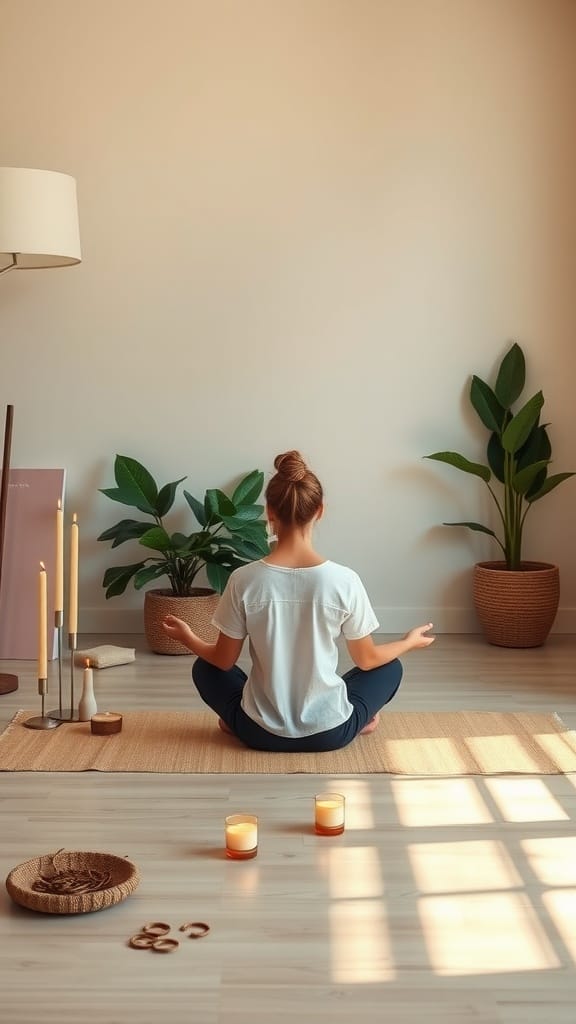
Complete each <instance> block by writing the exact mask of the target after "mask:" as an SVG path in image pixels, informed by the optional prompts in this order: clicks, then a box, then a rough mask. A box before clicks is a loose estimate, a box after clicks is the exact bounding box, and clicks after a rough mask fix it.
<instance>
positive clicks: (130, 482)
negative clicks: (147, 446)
mask: <svg viewBox="0 0 576 1024" xmlns="http://www.w3.org/2000/svg"><path fill="white" fill-rule="evenodd" d="M114 476H115V479H116V487H106V488H103V489H101V493H102V494H105V495H106V497H108V498H110V499H111V500H112V501H117V502H119V503H120V504H121V505H128V506H129V507H131V508H135V509H138V511H139V512H141V513H142V514H143V515H144V516H145V517H146V518H145V519H144V520H142V519H122V520H121V521H120V522H118V523H116V525H115V526H112V527H110V529H108V530H105V531H104V533H101V534H100V536H99V537H98V540H101V541H112V547H113V548H115V547H118V546H119V545H120V544H124V543H125V542H126V541H129V540H136V541H138V543H139V544H140V546H141V547H143V548H145V549H146V551H147V552H149V554H147V555H144V556H143V557H142V558H141V559H140V561H137V562H132V563H131V564H130V565H116V566H112V567H111V568H110V569H107V570H106V572H105V573H104V579H103V581H102V585H103V586H104V587H105V588H106V597H107V598H111V597H117V596H118V595H120V594H123V593H124V591H125V590H126V587H127V586H128V584H129V583H130V581H132V582H133V585H134V587H135V588H136V590H141V589H142V588H143V587H145V586H146V585H147V584H148V583H152V582H153V581H156V580H160V579H162V578H163V577H166V578H167V580H168V582H169V584H170V586H169V587H168V588H165V589H151V590H147V591H146V592H145V596H144V627H145V633H146V639H147V642H148V645H149V647H150V649H151V650H152V651H155V652H156V653H157V654H189V653H190V652H189V651H188V649H187V648H186V647H184V646H183V645H182V644H179V643H178V642H177V641H175V640H172V638H171V637H168V636H167V635H166V634H165V633H164V630H163V629H162V620H163V619H164V617H165V616H166V615H168V614H172V615H177V616H178V617H179V618H182V619H184V620H185V621H186V622H188V623H189V624H190V626H191V627H192V628H193V629H194V631H195V632H197V633H198V634H199V635H200V636H202V637H203V639H205V640H207V641H209V642H210V641H212V640H214V639H215V635H216V631H215V629H214V627H213V626H212V625H211V618H212V615H213V612H214V609H215V607H216V605H217V603H218V596H219V594H221V593H222V591H223V590H224V587H225V586H226V582H227V580H228V577H229V576H230V573H231V572H232V571H233V570H234V569H236V568H238V567H239V566H241V565H244V564H245V563H247V562H251V561H253V560H254V559H256V558H261V557H262V556H263V555H266V554H267V553H268V551H269V547H268V542H267V539H266V527H265V522H264V520H263V518H262V513H263V511H264V506H263V505H258V504H256V501H257V499H258V498H259V496H260V494H261V491H262V487H263V484H264V474H263V473H262V472H260V471H259V470H253V471H252V472H251V473H248V475H247V476H245V477H243V479H242V480H240V482H239V483H238V485H237V486H236V488H235V489H234V491H233V493H232V495H231V496H230V497H229V496H228V495H226V494H224V492H223V491H221V490H218V489H217V488H211V489H210V490H207V491H206V494H205V496H204V500H203V502H201V501H199V500H198V499H197V498H195V497H193V495H192V494H190V493H189V492H188V491H184V492H183V493H184V498H185V499H186V502H187V504H188V507H189V509H190V510H191V511H192V513H193V515H194V517H195V519H196V520H197V523H198V525H199V527H200V528H199V529H198V530H195V531H194V532H192V533H182V532H180V531H178V530H176V531H174V532H171V531H170V530H169V528H168V526H167V523H166V516H167V515H168V513H169V512H170V510H171V509H172V507H173V505H174V500H175V497H176V493H177V490H178V487H179V485H180V484H181V483H182V482H183V481H184V480H185V479H186V477H181V478H180V479H179V480H174V481H173V482H172V483H168V484H164V486H163V487H158V485H157V483H156V481H155V480H154V478H153V476H152V475H151V473H150V472H149V471H148V470H147V469H146V468H145V467H144V466H143V465H142V464H141V463H140V462H137V461H136V459H132V458H130V457H129V456H127V455H116V459H115V462H114ZM202 570H205V572H206V576H207V578H208V583H209V585H210V586H209V587H203V586H197V577H198V575H199V573H200V572H201V571H202Z"/></svg>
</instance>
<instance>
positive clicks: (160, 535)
mask: <svg viewBox="0 0 576 1024" xmlns="http://www.w3.org/2000/svg"><path fill="white" fill-rule="evenodd" d="M140 544H141V545H142V547H143V548H151V549H152V550H153V551H170V549H171V547H172V543H171V540H170V537H169V536H168V534H167V533H166V530H164V529H163V527H162V526H152V527H151V529H149V530H147V531H146V533H144V534H142V536H141V537H140Z"/></svg>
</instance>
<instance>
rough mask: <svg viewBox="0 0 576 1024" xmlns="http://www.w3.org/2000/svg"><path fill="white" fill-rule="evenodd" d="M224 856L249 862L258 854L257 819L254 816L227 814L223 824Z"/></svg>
mask: <svg viewBox="0 0 576 1024" xmlns="http://www.w3.org/2000/svg"><path fill="white" fill-rule="evenodd" d="M224 825H225V836H226V856H227V857H229V858H230V860H251V859H252V857H255V856H256V854H257V853H258V818H257V817H256V816H255V815H254V814H229V815H228V816H227V817H226V819H225V822H224Z"/></svg>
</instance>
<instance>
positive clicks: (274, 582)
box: [212, 561, 378, 737]
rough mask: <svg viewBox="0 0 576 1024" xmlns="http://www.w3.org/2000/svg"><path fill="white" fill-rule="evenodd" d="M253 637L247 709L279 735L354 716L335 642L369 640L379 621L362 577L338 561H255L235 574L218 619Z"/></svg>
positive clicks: (221, 625) (231, 632) (321, 728)
mask: <svg viewBox="0 0 576 1024" xmlns="http://www.w3.org/2000/svg"><path fill="white" fill-rule="evenodd" d="M212 621H213V623H214V625H215V626H217V627H218V629H219V630H221V632H222V633H224V634H225V635H226V636H229V637H232V638H234V639H236V640H243V639H244V638H245V637H246V636H248V637H249V647H250V657H251V660H252V668H251V671H250V674H249V676H248V680H247V682H246V685H245V687H244V692H243V695H242V708H243V710H244V711H245V712H246V714H247V715H248V716H249V717H250V718H251V719H252V720H253V721H254V722H256V723H257V724H258V725H260V726H262V727H263V728H264V729H267V730H268V732H271V733H274V734H275V735H277V736H292V737H298V736H312V735H314V734H315V733H318V732H325V731H326V730H327V729H334V728H336V726H338V725H342V723H343V722H346V721H347V720H348V718H349V717H350V715H351V714H352V705H351V704H350V701H349V700H348V695H347V692H346V686H345V684H344V682H343V680H342V679H341V677H340V676H339V675H338V672H337V667H338V648H337V646H336V640H337V638H338V637H339V636H340V634H341V633H343V634H344V636H345V637H346V638H347V639H349V640H359V639H361V638H362V637H364V636H368V635H369V634H370V633H372V632H373V631H374V630H375V629H377V627H378V620H377V618H376V615H375V613H374V610H373V608H372V606H371V604H370V601H369V600H368V595H367V593H366V590H365V589H364V586H363V584H362V581H361V580H360V577H359V576H358V574H357V573H355V572H354V571H353V570H352V569H348V568H346V567H345V566H343V565H338V564H337V563H336V562H330V561H327V562H322V563H321V565H315V566H312V567H309V568H304V569H289V568H285V567H283V566H279V565H270V564H269V563H268V562H263V561H259V562H251V563H250V564H249V565H243V566H242V567H241V568H240V569H236V570H235V571H234V572H233V573H232V575H231V576H230V579H229V580H228V584H227V586H226V590H225V591H224V593H223V595H222V597H221V599H220V602H219V604H218V607H217V608H216V612H215V615H214V618H213V620H212Z"/></svg>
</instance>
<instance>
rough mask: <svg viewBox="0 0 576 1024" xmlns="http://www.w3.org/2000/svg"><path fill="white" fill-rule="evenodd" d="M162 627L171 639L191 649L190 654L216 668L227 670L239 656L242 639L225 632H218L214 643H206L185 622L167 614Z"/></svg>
mask: <svg viewBox="0 0 576 1024" xmlns="http://www.w3.org/2000/svg"><path fill="white" fill-rule="evenodd" d="M162 627H163V629H164V632H165V633H167V634H168V636H171V637H172V639H173V640H178V642H179V643H181V644H184V646H185V647H187V648H188V650H189V651H192V654H196V655H197V657H199V658H203V659H204V661H208V662H210V664H211V665H215V666H216V668H221V669H223V670H224V671H227V670H228V669H229V668H232V666H233V665H235V664H236V662H237V661H238V658H239V657H240V652H241V650H242V645H243V643H244V641H243V640H235V639H234V637H231V636H226V634H225V633H220V632H218V638H217V640H216V643H214V644H209V643H206V641H205V640H201V639H200V637H199V636H197V635H196V633H193V632H192V630H191V629H190V626H189V625H188V623H187V622H183V620H182V619H178V618H176V616H175V615H167V616H166V618H165V619H164V621H163V623H162Z"/></svg>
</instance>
